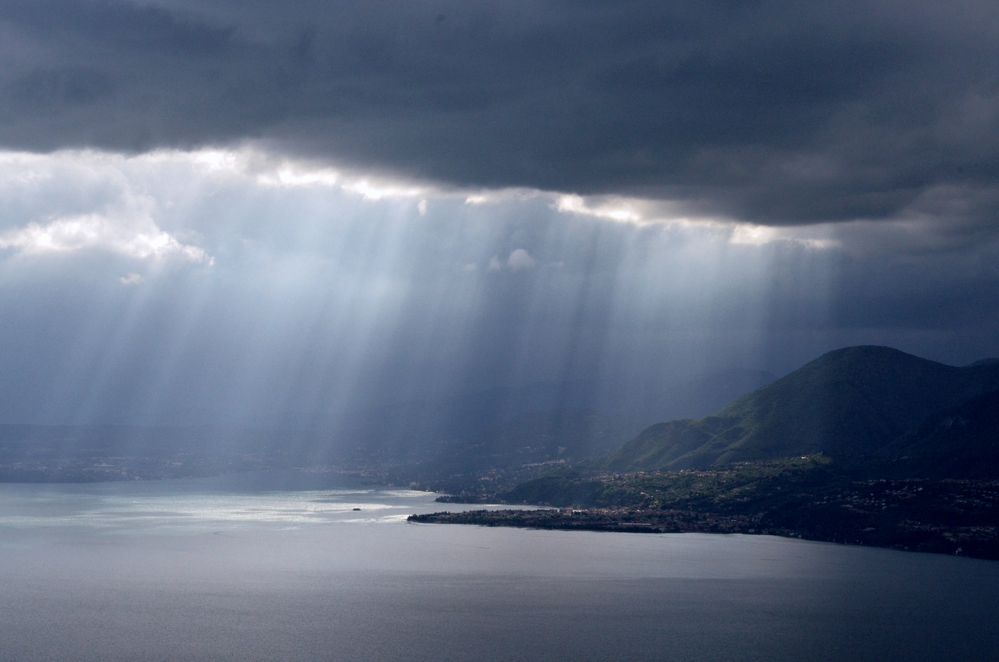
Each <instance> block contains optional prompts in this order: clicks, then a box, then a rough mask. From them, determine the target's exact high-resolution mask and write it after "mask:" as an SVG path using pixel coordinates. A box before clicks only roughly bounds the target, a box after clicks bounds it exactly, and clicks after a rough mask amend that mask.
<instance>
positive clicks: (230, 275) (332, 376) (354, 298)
mask: <svg viewBox="0 0 999 662" xmlns="http://www.w3.org/2000/svg"><path fill="white" fill-rule="evenodd" d="M813 4H814V6H811V5H809V6H806V5H804V4H803V3H798V2H745V3H735V2H698V3H670V2H661V1H656V2H642V1H638V0H636V1H620V2H609V3H598V2H589V1H579V2H570V1H547V2H546V1H540V0H535V1H532V2H517V1H515V0H509V1H504V2H474V1H470V0H462V1H461V2H432V1H420V2H413V1H412V0H409V1H395V0H378V1H377V2H364V3H360V2H325V1H323V2H320V1H318V0H316V1H308V0H305V1H299V2H294V3H279V2H263V1H260V0H238V1H237V0H232V1H231V2H229V1H221V0H198V1H194V0H176V1H172V2H167V1H162V2H161V1H158V0H133V1H124V0H110V1H101V2H84V1H78V2H77V1H69V0H23V1H18V0H0V58H2V61H3V62H4V66H3V67H2V69H0V307H2V308H0V310H2V311H3V314H2V317H0V348H2V350H0V420H3V421H36V422H97V421H111V420H113V421H132V422H152V421H171V422H186V421H203V420H211V419H213V418H224V419H226V420H250V419H254V420H258V419H267V418H268V417H276V416H279V415H284V414H283V413H282V412H284V413H286V412H299V413H301V415H302V416H303V417H309V416H314V415H316V412H324V413H323V415H324V416H326V415H334V416H335V415H336V412H337V410H338V408H339V409H343V408H349V407H354V406H357V405H358V403H359V402H373V403H374V402H384V401H390V400H399V399H419V398H429V397H436V396H438V395H441V396H443V395H447V394H448V393H451V392H453V391H455V390H457V389H469V388H487V387H491V386H495V385H498V384H521V383H526V382H531V381H536V380H555V381H557V380H563V379H575V380H578V379H583V380H605V381H609V382H611V383H614V384H616V385H617V386H615V388H621V386H620V385H621V384H630V385H631V386H630V387H631V388H634V389H636V391H637V390H641V389H643V388H651V387H654V386H655V385H656V384H658V383H661V382H663V381H664V380H665V381H669V380H670V379H679V378H680V377H687V376H694V375H698V374H703V373H709V372H713V371H718V370H723V369H728V368H753V369H766V370H771V371H774V372H777V373H781V372H785V371H787V370H790V369H792V368H794V367H796V366H797V365H798V364H800V363H802V362H804V361H806V360H808V359H810V358H813V357H814V356H816V355H818V354H819V353H821V352H823V351H827V350H829V349H834V348H836V347H839V346H843V345H848V344H856V343H874V344H884V345H892V346H895V347H899V348H901V349H903V350H906V351H910V352H913V353H917V354H920V355H923V356H926V357H929V358H934V359H937V360H942V361H946V362H951V363H966V362H970V361H972V360H974V359H977V358H981V357H983V356H988V355H999V305H997V304H999V67H997V66H996V64H995V63H996V62H999V4H996V3H995V2H991V1H983V2H951V3H938V2H921V1H919V0H908V1H906V2H875V3H872V2H856V3H842V2H826V3H813ZM330 412H332V413H330Z"/></svg>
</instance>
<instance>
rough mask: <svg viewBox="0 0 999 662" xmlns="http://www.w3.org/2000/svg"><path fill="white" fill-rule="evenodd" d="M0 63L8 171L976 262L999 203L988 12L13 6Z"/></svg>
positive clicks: (775, 7)
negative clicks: (286, 162)
mask: <svg viewBox="0 0 999 662" xmlns="http://www.w3.org/2000/svg"><path fill="white" fill-rule="evenodd" d="M0 44H2V46H0V57H2V58H3V61H4V62H5V67H4V71H3V73H2V74H0V89H2V91H3V92H2V95H0V144H3V145H6V146H8V147H14V148H21V149H30V150H50V149H57V148H63V147H84V146H91V147H100V148H104V149H111V150H130V151H142V150H148V149H151V148H156V147H163V146H171V147H190V146H197V145H217V144H229V143H233V142H239V141H248V140H249V141H257V142H259V143H262V144H266V145H270V146H271V147H272V148H274V149H279V150H285V151H287V152H294V153H297V154H299V155H306V156H312V157H315V158H319V159H323V160H328V161H331V162H334V163H338V164H343V165H346V166H349V167H351V168H354V169H361V170H364V171H372V172H381V173H383V174H390V175H394V176H405V177H408V178H413V179H417V180H423V181H432V182H437V183H443V184H448V185H456V186H461V187H472V188H487V189H488V188H506V187H525V188H533V189H543V190H551V191H561V192H564V193H569V194H581V195H593V194H612V195H624V196H631V197H638V198H645V199H652V200H664V201H669V202H670V204H671V205H672V207H671V208H672V209H674V210H675V211H677V212H678V213H679V214H680V215H684V216H701V217H703V216H710V217H723V218H730V219H736V220H739V221H747V222H751V223H754V224H757V225H761V224H762V225H781V224H806V223H818V222H841V221H853V220H858V219H864V220H882V219H888V220H890V221H893V222H897V221H900V220H901V221H907V222H916V221H928V222H929V223H931V224H934V225H936V226H943V227H945V229H946V230H945V231H946V232H947V233H950V234H952V235H953V236H955V237H960V238H963V239H964V240H969V239H971V238H973V237H974V236H975V235H976V234H978V233H981V232H991V231H992V229H993V228H994V226H995V214H996V210H997V204H999V202H997V201H999V187H997V185H996V184H995V182H996V181H997V179H999V160H997V159H999V157H997V155H996V150H995V149H994V145H995V141H996V137H997V135H999V69H997V68H996V67H995V64H994V63H995V62H996V61H999V6H997V5H996V3H994V2H989V1H987V0H981V1H974V0H962V1H959V2H955V3H948V4H946V5H942V4H940V3H936V2H923V1H921V0H916V1H912V0H907V1H904V2H902V1H889V2H880V3H876V4H871V3H855V2H827V3H819V4H812V5H809V6H805V5H802V4H801V3H797V2H775V1H763V2H753V3H732V2H721V1H718V2H699V3H664V2H657V1H655V2H654V1H651V0H649V1H642V0H635V1H631V2H619V3H591V2H569V1H566V0H547V1H543V2H536V1H532V2H526V1H525V2H520V1H516V0H514V1H511V2H503V3H496V2H475V1H473V2H468V1H466V0H462V1H460V2H458V1H454V2H446V1H431V2H419V3H413V2H406V1H404V0H384V1H381V2H378V3H328V2H318V1H303V2H295V3H271V2H260V1H249V2H248V1H246V0H239V1H236V0H214V1H212V2H204V1H198V2H193V1H191V0H172V1H170V2H166V1H157V0H148V1H145V2H128V1H124V0H112V1H109V2H100V3H98V2H68V1H64V0H2V1H0ZM569 200H570V203H571V200H572V199H571V198H570V199H569ZM937 231H939V228H937Z"/></svg>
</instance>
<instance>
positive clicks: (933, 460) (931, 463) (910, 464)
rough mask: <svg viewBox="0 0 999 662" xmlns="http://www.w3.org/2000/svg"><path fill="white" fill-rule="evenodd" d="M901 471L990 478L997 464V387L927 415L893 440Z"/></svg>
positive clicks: (892, 452) (998, 465)
mask: <svg viewBox="0 0 999 662" xmlns="http://www.w3.org/2000/svg"><path fill="white" fill-rule="evenodd" d="M888 455H890V456H891V457H894V458H897V460H895V466H896V467H897V468H898V470H899V472H900V473H902V474H918V475H926V474H939V475H947V476H964V477H968V478H994V477H995V475H996V471H997V467H999V391H992V392H991V393H986V394H985V395H982V396H979V397H976V398H972V399H971V400H968V401H967V402H965V403H963V404H961V405H960V406H958V407H954V408H952V409H948V410H947V411H944V412H942V413H940V414H937V415H935V416H931V417H930V418H929V419H928V420H926V421H925V422H924V423H923V424H922V425H920V426H919V427H918V428H917V429H916V430H915V431H913V432H910V433H907V434H905V435H903V436H902V437H900V438H899V439H898V440H897V441H895V442H893V443H892V444H891V446H890V447H889V449H888Z"/></svg>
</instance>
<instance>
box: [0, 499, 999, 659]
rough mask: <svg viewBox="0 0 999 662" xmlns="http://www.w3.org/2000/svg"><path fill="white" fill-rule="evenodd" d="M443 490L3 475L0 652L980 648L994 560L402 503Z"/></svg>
mask: <svg viewBox="0 0 999 662" xmlns="http://www.w3.org/2000/svg"><path fill="white" fill-rule="evenodd" d="M447 507H448V508H451V509H454V508H455V506H453V505H448V506H447ZM354 508H360V510H359V511H355V510H354ZM440 509H441V505H440V504H434V503H433V495H431V494H428V493H424V492H410V491H391V490H386V491H378V490H358V489H330V488H323V489H309V490H275V489H264V488H262V487H260V486H259V485H239V484H229V485H219V484H213V483H210V482H205V481H186V482H182V481H177V482H174V481H166V482H157V483H142V484H135V483H130V484H105V485H91V486H80V485H72V486H45V485H0V659H4V660H7V659H12V660H17V659H24V660H34V659H77V660H79V659H83V660H109V659H153V660H167V659H169V660H176V659H213V660H217V659H231V660H253V659H281V660H292V659H295V660H297V659H302V660H312V659H336V660H359V659H379V660H403V659H405V660H431V659H606V660H612V659H702V660H714V659H746V660H780V659H801V660H858V659H869V660H885V659H939V660H954V659H999V626H997V623H999V563H992V562H985V561H974V560H968V559H958V558H949V557H943V556H932V555H922V554H908V553H902V552H892V551H886V550H876V549H864V548H856V547H845V546H837V545H828V544H822V543H811V542H803V541H796V540H784V539H779V538H771V537H763V536H711V535H698V534H686V535H636V534H609V533H590V532H578V533H576V532H558V531H527V530H518V529H489V528H481V527H466V526H447V525H413V524H407V523H406V522H405V517H406V515H408V514H410V513H414V512H432V511H435V510H440Z"/></svg>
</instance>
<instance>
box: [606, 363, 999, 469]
mask: <svg viewBox="0 0 999 662" xmlns="http://www.w3.org/2000/svg"><path fill="white" fill-rule="evenodd" d="M993 390H999V364H995V363H992V362H984V363H978V364H973V365H971V366H966V367H954V366H948V365H944V364H941V363H936V362H934V361H929V360H926V359H922V358H919V357H916V356H912V355H910V354H906V353H904V352H900V351H898V350H895V349H891V348H888V347H873V346H862V347H848V348H845V349H841V350H836V351H833V352H829V353H828V354H825V355H823V356H821V357H819V358H818V359H815V360H814V361H812V362H810V363H808V364H806V365H805V366H803V367H801V368H799V369H798V370H796V371H794V372H792V373H791V374H789V375H787V376H786V377H784V378H782V379H779V380H777V381H776V382H774V383H773V384H771V385H769V386H767V387H765V388H762V389H759V390H757V391H754V392H753V393H750V394H749V395H747V396H744V397H743V398H740V399H739V400H736V401H735V402H733V403H732V404H731V405H729V406H728V407H726V408H725V409H723V410H722V411H720V412H718V413H717V414H715V415H713V416H709V417H707V418H703V419H699V420H680V421H671V422H669V423H661V424H658V425H654V426H652V427H650V428H647V429H646V430H644V431H643V432H642V433H641V434H640V435H639V436H638V437H637V438H635V439H633V440H632V441H630V442H628V443H627V444H625V446H624V447H622V448H621V449H620V450H619V451H617V452H616V453H614V454H612V455H611V456H610V457H609V458H608V460H607V467H608V468H610V469H613V470H648V469H681V468H707V467H711V466H719V465H724V464H728V463H732V462H742V461H754V460H764V459H773V458H779V457H789V456H795V455H810V454H814V453H824V454H826V455H829V456H831V457H834V458H838V459H847V460H859V459H863V458H869V457H884V456H885V454H886V453H888V452H894V451H898V450H899V448H900V447H899V446H897V445H893V442H896V440H898V439H899V438H900V437H902V436H904V435H906V434H907V433H910V432H913V431H914V430H916V429H917V428H918V426H919V425H920V424H921V423H922V422H923V421H926V420H927V419H928V418H929V417H931V416H933V415H934V414H939V413H942V412H944V411H946V410H948V409H950V408H954V407H958V406H960V405H961V404H962V403H964V402H966V401H968V400H970V399H972V398H974V397H976V396H980V395H982V394H984V393H987V392H989V391H993ZM927 443H930V442H927ZM921 452H922V451H921Z"/></svg>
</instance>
